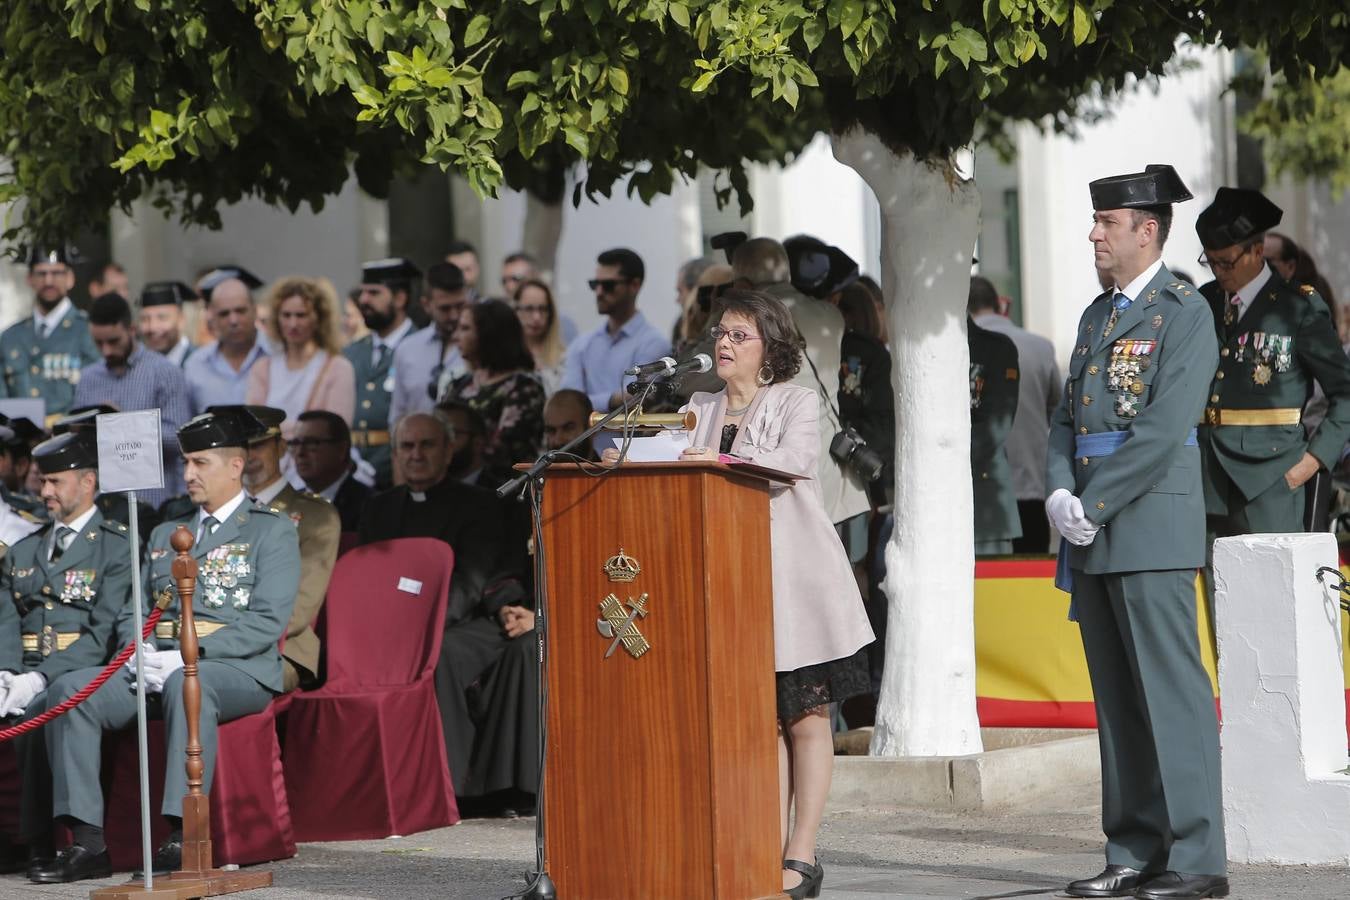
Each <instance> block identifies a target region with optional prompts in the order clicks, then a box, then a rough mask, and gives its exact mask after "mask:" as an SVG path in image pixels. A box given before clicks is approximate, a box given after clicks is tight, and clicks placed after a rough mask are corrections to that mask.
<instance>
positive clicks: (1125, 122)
mask: <svg viewBox="0 0 1350 900" xmlns="http://www.w3.org/2000/svg"><path fill="white" fill-rule="evenodd" d="M1178 61H1180V62H1185V63H1188V64H1189V67H1188V68H1185V69H1182V70H1180V71H1177V72H1175V73H1173V74H1171V75H1169V76H1168V77H1166V78H1164V79H1162V80H1161V81H1160V82H1159V83H1158V84H1157V86H1156V91H1155V90H1153V89H1150V88H1148V87H1144V88H1141V89H1140V90H1138V91H1136V92H1135V93H1133V94H1132V95H1130V96H1128V97H1126V98H1125V99H1124V100H1123V101H1122V102H1120V103H1118V104H1117V105H1116V106H1115V107H1114V109H1113V115H1112V116H1111V117H1110V118H1108V119H1106V120H1104V121H1102V122H1099V123H1097V124H1094V125H1085V126H1083V127H1082V128H1081V129H1080V134H1079V138H1078V139H1077V140H1074V139H1071V138H1068V137H1063V136H1056V135H1052V134H1047V135H1042V134H1040V133H1039V132H1037V131H1036V130H1035V129H1034V128H1031V127H1030V126H1026V127H1024V128H1022V129H1021V130H1020V131H1019V132H1018V135H1017V146H1018V168H1019V173H1020V178H1019V180H1020V189H1021V221H1022V278H1023V281H1022V284H1023V293H1024V296H1025V299H1026V303H1025V307H1026V318H1025V321H1024V324H1025V325H1026V327H1028V328H1030V329H1031V330H1033V331H1035V332H1037V333H1039V334H1043V335H1045V336H1046V337H1048V338H1050V339H1051V340H1052V341H1054V343H1055V347H1056V349H1057V350H1058V351H1059V354H1060V357H1061V358H1062V359H1063V360H1065V361H1066V362H1067V359H1068V355H1069V352H1070V351H1071V350H1072V348H1073V340H1074V336H1075V334H1076V328H1077V325H1078V318H1079V316H1080V315H1081V314H1082V311H1083V307H1085V306H1086V305H1087V304H1088V303H1089V302H1091V300H1092V299H1093V298H1094V297H1096V296H1097V294H1098V293H1100V292H1101V288H1100V287H1098V283H1097V278H1096V274H1095V269H1094V267H1093V265H1092V252H1091V247H1090V245H1089V243H1088V239H1087V234H1088V230H1089V229H1090V228H1091V227H1092V203H1091V201H1090V199H1089V194H1088V182H1089V181H1092V180H1093V179H1096V178H1103V177H1106V176H1109V175H1119V174H1123V173H1126V172H1140V171H1143V168H1144V166H1146V165H1148V164H1150V163H1167V164H1170V165H1172V166H1174V167H1175V168H1176V170H1177V172H1178V174H1180V175H1181V178H1182V180H1183V181H1184V182H1185V183H1186V186H1187V187H1188V188H1190V191H1191V193H1192V194H1194V195H1195V199H1194V200H1191V201H1189V202H1187V203H1181V204H1177V205H1176V206H1175V207H1174V214H1175V218H1174V220H1173V224H1172V234H1171V238H1170V239H1169V240H1168V243H1167V247H1166V250H1165V251H1164V253H1163V261H1164V262H1165V263H1167V264H1168V265H1169V266H1176V267H1178V268H1181V269H1185V270H1186V271H1187V272H1189V273H1190V274H1191V276H1192V277H1194V278H1196V279H1197V280H1199V281H1200V282H1201V283H1203V282H1204V281H1207V280H1209V279H1208V276H1207V275H1206V273H1205V272H1204V271H1203V270H1201V269H1200V267H1199V266H1198V265H1197V264H1196V262H1195V259H1196V257H1197V256H1199V255H1200V250H1201V247H1200V241H1199V239H1198V238H1197V237H1196V235H1195V220H1196V217H1197V216H1198V215H1199V214H1200V211H1201V210H1202V209H1204V208H1205V207H1206V206H1208V205H1209V203H1210V201H1211V200H1212V199H1213V197H1214V192H1215V190H1217V189H1218V187H1219V186H1220V185H1223V184H1231V183H1232V180H1231V178H1230V177H1229V174H1228V173H1229V172H1231V170H1232V160H1233V152H1232V147H1231V145H1232V124H1231V123H1232V114H1231V102H1230V100H1229V99H1228V98H1226V97H1225V96H1224V95H1223V91H1224V89H1225V88H1226V86H1227V83H1228V79H1229V78H1230V77H1231V69H1232V64H1231V57H1230V55H1229V54H1228V53H1227V52H1224V51H1216V50H1204V51H1197V50H1193V49H1188V48H1182V50H1181V51H1180V52H1179V54H1178Z"/></svg>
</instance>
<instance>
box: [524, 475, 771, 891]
mask: <svg viewBox="0 0 1350 900" xmlns="http://www.w3.org/2000/svg"><path fill="white" fill-rule="evenodd" d="M775 476H777V473H770V472H769V471H768V470H763V469H753V470H752V469H743V468H742V467H739V466H736V467H732V466H725V465H721V464H718V463H704V462H689V463H680V462H672V463H628V464H626V465H624V466H623V468H621V469H619V470H618V471H616V472H614V473H612V474H609V475H607V476H605V477H602V478H597V477H594V476H593V475H588V474H586V473H585V472H583V471H581V470H580V468H579V467H577V466H575V465H555V466H553V467H552V468H550V469H549V470H548V472H547V474H546V475H545V486H544V491H543V526H544V542H545V543H544V546H545V548H546V551H547V558H546V563H547V566H548V570H547V571H548V575H547V578H548V616H549V622H548V632H547V636H546V638H547V641H548V643H547V648H546V649H547V652H548V654H549V655H548V663H547V665H548V762H547V770H546V777H545V785H544V797H543V802H544V814H545V816H546V819H545V821H546V826H547V832H546V843H545V847H546V853H547V863H548V866H547V868H548V871H549V874H550V876H551V877H552V878H553V881H554V884H555V885H556V886H557V889H558V897H559V898H560V900H583V898H584V900H632V898H635V897H644V898H665V897H672V898H673V897H681V898H690V900H698V898H710V900H711V898H715V900H750V898H768V897H781V896H782V891H781V885H782V874H781V862H782V849H781V847H780V845H779V841H780V837H779V822H778V751H777V725H776V716H775V698H774V675H773V672H774V650H773V592H772V580H771V575H770V559H769V491H768V488H769V483H770V481H772V480H776V477H775ZM777 477H778V478H786V476H777Z"/></svg>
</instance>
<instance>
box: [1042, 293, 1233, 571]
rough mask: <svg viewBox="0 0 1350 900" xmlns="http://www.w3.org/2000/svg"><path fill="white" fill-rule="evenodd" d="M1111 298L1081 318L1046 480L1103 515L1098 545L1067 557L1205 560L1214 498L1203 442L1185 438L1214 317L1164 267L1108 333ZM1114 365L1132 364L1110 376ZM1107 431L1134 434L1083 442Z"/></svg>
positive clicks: (1097, 561) (1201, 388)
mask: <svg viewBox="0 0 1350 900" xmlns="http://www.w3.org/2000/svg"><path fill="white" fill-rule="evenodd" d="M1111 298H1112V293H1111V292H1109V291H1108V292H1107V293H1104V294H1102V295H1101V296H1099V297H1098V298H1097V299H1096V300H1094V301H1093V302H1092V304H1091V305H1090V306H1088V308H1087V310H1086V311H1085V312H1084V313H1083V317H1082V319H1080V320H1079V323H1078V337H1077V339H1076V341H1075V347H1074V351H1073V355H1072V357H1071V358H1070V363H1069V377H1068V379H1067V381H1066V383H1065V386H1064V402H1063V403H1062V404H1060V406H1059V408H1058V409H1057V410H1056V411H1055V415H1054V418H1053V420H1052V422H1051V428H1050V450H1049V453H1048V455H1047V464H1046V489H1047V490H1048V491H1050V492H1054V491H1055V490H1058V489H1059V488H1064V489H1065V490H1068V491H1071V492H1072V493H1074V494H1076V495H1077V496H1078V497H1079V498H1080V499H1081V500H1082V502H1083V510H1084V512H1085V513H1086V515H1087V517H1088V518H1089V519H1090V520H1092V521H1093V522H1095V523H1097V524H1098V525H1101V526H1102V529H1101V531H1099V532H1097V536H1096V538H1095V539H1094V540H1093V541H1092V543H1091V544H1090V545H1088V546H1087V547H1070V548H1069V564H1070V565H1071V566H1072V567H1073V568H1075V569H1078V570H1080V571H1083V572H1087V573H1089V574H1101V573H1106V572H1141V571H1163V570H1169V569H1190V568H1196V567H1198V566H1201V565H1203V564H1204V562H1205V504H1204V497H1203V494H1202V488H1201V477H1200V451H1199V449H1198V448H1197V447H1193V446H1186V440H1187V437H1188V436H1189V434H1190V431H1191V429H1192V428H1194V427H1195V424H1196V422H1198V421H1200V416H1201V414H1202V413H1203V412H1204V408H1205V398H1206V396H1207V394H1206V393H1205V389H1206V387H1207V386H1208V385H1209V380H1210V378H1211V377H1212V375H1213V373H1214V367H1215V366H1216V365H1217V364H1218V361H1219V349H1218V342H1217V341H1216V340H1215V337H1214V320H1213V317H1212V316H1211V315H1210V312H1209V307H1208V306H1207V305H1206V304H1205V302H1204V298H1203V297H1202V296H1201V295H1200V293H1199V292H1198V291H1197V290H1196V289H1195V288H1193V287H1191V286H1190V285H1189V284H1186V283H1185V282H1182V281H1178V280H1177V279H1176V278H1175V277H1174V276H1173V275H1172V273H1171V272H1169V271H1168V270H1167V267H1166V266H1163V267H1162V268H1161V269H1159V271H1158V273H1157V274H1156V275H1155V276H1154V277H1153V279H1152V280H1150V281H1149V283H1148V284H1147V285H1146V286H1145V287H1144V289H1143V290H1142V291H1141V292H1140V294H1139V297H1138V298H1137V299H1136V300H1135V301H1134V302H1133V303H1132V304H1131V305H1130V307H1129V308H1128V309H1126V310H1125V311H1124V312H1122V313H1121V314H1120V317H1119V319H1118V321H1117V323H1116V326H1115V328H1114V329H1113V330H1112V332H1111V334H1110V336H1109V337H1103V335H1102V332H1103V330H1104V326H1105V325H1106V322H1107V318H1108V315H1109V313H1110V310H1111ZM1136 368H1137V371H1135V369H1136ZM1115 370H1124V371H1125V374H1124V376H1123V377H1119V378H1117V383H1116V386H1115V387H1112V385H1111V378H1112V373H1113V371H1115ZM1103 431H1126V432H1129V438H1128V439H1127V440H1126V442H1125V444H1124V445H1123V446H1121V447H1120V449H1118V450H1117V451H1116V452H1115V453H1114V454H1112V455H1110V456H1100V457H1080V456H1078V455H1077V454H1076V453H1075V446H1074V442H1075V438H1076V437H1077V436H1078V435H1080V434H1092V433H1096V432H1103Z"/></svg>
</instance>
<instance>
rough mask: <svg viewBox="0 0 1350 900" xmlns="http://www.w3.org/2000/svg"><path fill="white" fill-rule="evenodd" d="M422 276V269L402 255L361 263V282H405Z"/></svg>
mask: <svg viewBox="0 0 1350 900" xmlns="http://www.w3.org/2000/svg"><path fill="white" fill-rule="evenodd" d="M421 277H422V270H421V269H419V268H417V266H415V265H413V262H412V260H410V259H407V258H405V257H402V256H391V257H389V258H388V259H372V260H370V261H369V262H363V263H361V283H362V284H386V285H387V284H407V283H408V282H410V281H413V280H414V279H417V278H421Z"/></svg>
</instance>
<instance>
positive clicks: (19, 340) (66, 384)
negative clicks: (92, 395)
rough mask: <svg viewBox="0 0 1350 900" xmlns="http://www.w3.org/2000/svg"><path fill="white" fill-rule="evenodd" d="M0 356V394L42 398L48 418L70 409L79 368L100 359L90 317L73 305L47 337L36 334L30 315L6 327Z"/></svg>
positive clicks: (0, 343)
mask: <svg viewBox="0 0 1350 900" xmlns="http://www.w3.org/2000/svg"><path fill="white" fill-rule="evenodd" d="M0 357H3V359H4V376H5V377H4V378H3V379H2V380H0V397H23V398H29V399H42V400H44V401H46V404H47V416H48V417H51V416H53V415H56V414H59V413H64V412H65V411H66V410H68V409H70V404H71V401H72V400H74V398H75V385H77V384H79V382H80V370H81V369H83V368H84V367H85V366H87V365H90V364H92V363H96V362H102V361H103V357H102V356H100V355H99V352H98V349H97V348H96V347H95V346H94V340H93V338H91V337H90V336H89V316H87V315H86V314H85V313H84V312H82V311H81V310H78V309H76V308H74V307H73V306H72V307H71V308H70V309H69V310H68V311H67V312H66V314H65V315H64V316H63V317H62V318H61V324H60V325H59V326H57V327H56V328H55V329H54V330H53V331H52V333H51V334H50V335H48V336H47V337H43V338H40V337H38V335H37V329H36V326H35V325H34V323H33V317H32V316H31V315H30V316H27V317H26V318H23V319H20V320H19V321H18V322H15V323H14V324H13V325H11V326H9V328H7V329H5V332H4V334H2V335H0ZM37 424H39V425H41V424H43V423H41V422H39V423H37Z"/></svg>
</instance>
